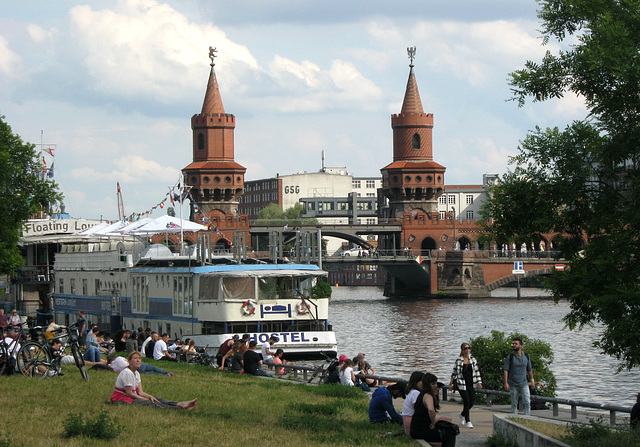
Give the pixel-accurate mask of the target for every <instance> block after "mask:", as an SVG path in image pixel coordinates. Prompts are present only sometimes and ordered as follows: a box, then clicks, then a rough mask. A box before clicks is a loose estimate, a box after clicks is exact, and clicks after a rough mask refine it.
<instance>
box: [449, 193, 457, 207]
mask: <svg viewBox="0 0 640 447" xmlns="http://www.w3.org/2000/svg"><path fill="white" fill-rule="evenodd" d="M449 204H450V205H455V204H456V196H454V195H453V194H451V195H449Z"/></svg>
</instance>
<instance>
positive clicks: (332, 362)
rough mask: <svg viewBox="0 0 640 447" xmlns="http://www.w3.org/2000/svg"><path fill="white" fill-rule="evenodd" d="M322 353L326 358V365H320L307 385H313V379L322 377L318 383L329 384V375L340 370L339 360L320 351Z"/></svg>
mask: <svg viewBox="0 0 640 447" xmlns="http://www.w3.org/2000/svg"><path fill="white" fill-rule="evenodd" d="M320 353H321V354H322V355H323V356H324V358H325V363H323V364H321V365H319V366H318V367H317V368H316V369H315V370H314V371H313V374H311V378H310V379H309V380H308V381H307V383H311V382H312V381H313V379H315V378H316V377H318V376H320V378H319V379H318V383H330V382H329V374H330V373H331V372H332V371H336V370H337V368H338V359H337V358H335V357H329V356H328V355H327V354H325V353H324V351H320Z"/></svg>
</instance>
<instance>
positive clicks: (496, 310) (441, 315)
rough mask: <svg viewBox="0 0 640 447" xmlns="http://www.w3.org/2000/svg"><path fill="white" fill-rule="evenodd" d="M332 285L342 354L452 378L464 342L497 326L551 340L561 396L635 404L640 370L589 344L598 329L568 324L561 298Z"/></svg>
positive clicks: (390, 370) (385, 369)
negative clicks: (418, 295) (393, 292)
mask: <svg viewBox="0 0 640 447" xmlns="http://www.w3.org/2000/svg"><path fill="white" fill-rule="evenodd" d="M332 289H333V297H332V299H331V306H330V322H331V324H333V329H334V331H335V332H336V336H337V338H338V353H339V354H346V355H347V356H348V357H349V358H352V357H354V356H355V355H356V354H357V353H359V352H364V353H366V359H367V361H369V363H371V365H372V366H373V367H374V368H375V369H376V372H377V373H378V374H381V375H385V376H391V377H398V376H400V377H406V378H408V376H409V374H410V373H411V372H412V371H415V370H422V371H429V372H432V373H434V374H436V375H437V376H438V378H439V379H440V380H441V381H442V382H448V380H449V377H450V374H451V369H452V367H453V363H454V361H455V359H456V357H457V355H458V354H459V353H460V344H461V343H462V342H468V341H469V339H470V338H474V337H478V336H487V337H488V336H490V334H491V331H492V330H498V331H500V332H504V333H505V334H510V333H512V332H516V331H517V332H520V333H522V334H525V335H527V336H528V337H529V338H537V339H541V340H543V341H546V342H548V343H549V344H550V345H551V348H552V350H553V353H554V361H553V363H552V364H551V370H552V371H553V373H554V375H555V376H556V379H557V382H558V384H557V385H558V387H557V391H556V393H557V396H558V397H561V398H566V399H576V400H586V401H589V402H595V403H610V404H617V405H628V406H632V405H633V404H634V403H635V396H636V395H637V394H638V392H640V374H639V370H637V369H634V370H632V371H630V372H629V371H626V370H625V371H623V372H621V373H618V374H616V373H615V372H616V369H617V365H618V362H617V361H616V360H615V359H613V358H611V357H609V356H606V355H603V354H600V353H599V352H598V350H597V349H595V348H593V347H592V343H593V342H594V341H595V340H597V339H598V334H599V329H598V328H594V327H589V328H585V329H583V330H582V331H570V330H569V329H564V324H563V322H562V317H563V316H564V315H565V314H567V313H568V311H569V304H568V303H567V302H560V303H558V304H556V303H554V301H553V300H552V299H549V298H523V299H515V298H491V299H468V300H452V299H438V300H403V299H389V298H386V297H384V296H383V294H382V289H381V288H377V287H344V286H341V287H332ZM525 351H526V346H525ZM480 370H481V372H482V365H480ZM534 374H535V371H534ZM534 377H535V375H534Z"/></svg>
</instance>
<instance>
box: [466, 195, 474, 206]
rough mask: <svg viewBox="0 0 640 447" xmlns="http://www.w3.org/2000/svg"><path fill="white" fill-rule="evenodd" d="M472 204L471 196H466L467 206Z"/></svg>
mask: <svg viewBox="0 0 640 447" xmlns="http://www.w3.org/2000/svg"><path fill="white" fill-rule="evenodd" d="M472 203H473V196H472V195H470V194H469V195H467V205H471V204H472Z"/></svg>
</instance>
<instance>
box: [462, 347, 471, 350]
mask: <svg viewBox="0 0 640 447" xmlns="http://www.w3.org/2000/svg"><path fill="white" fill-rule="evenodd" d="M462 349H463V350H468V349H471V346H467V347H466V348H462Z"/></svg>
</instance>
